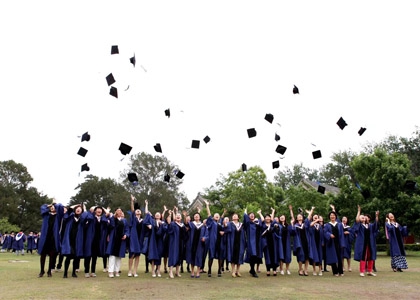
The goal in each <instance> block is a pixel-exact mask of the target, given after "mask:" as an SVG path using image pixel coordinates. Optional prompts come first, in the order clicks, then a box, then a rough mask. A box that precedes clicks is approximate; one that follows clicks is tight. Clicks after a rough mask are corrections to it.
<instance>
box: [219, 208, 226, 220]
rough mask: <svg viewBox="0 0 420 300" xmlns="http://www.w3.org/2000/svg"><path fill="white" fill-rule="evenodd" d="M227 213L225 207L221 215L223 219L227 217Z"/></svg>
mask: <svg viewBox="0 0 420 300" xmlns="http://www.w3.org/2000/svg"><path fill="white" fill-rule="evenodd" d="M226 213H227V209H226V208H224V209H223V214H222V216H221V217H220V219H222V220H223V218H224V217H225V214H226Z"/></svg>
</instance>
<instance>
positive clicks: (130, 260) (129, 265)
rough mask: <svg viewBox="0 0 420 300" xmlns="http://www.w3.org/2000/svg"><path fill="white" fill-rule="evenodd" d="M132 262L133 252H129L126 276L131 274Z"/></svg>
mask: <svg viewBox="0 0 420 300" xmlns="http://www.w3.org/2000/svg"><path fill="white" fill-rule="evenodd" d="M133 262H134V254H131V255H130V257H129V258H128V276H131V275H132V274H133V272H132V271H133Z"/></svg>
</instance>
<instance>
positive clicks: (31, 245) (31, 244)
mask: <svg viewBox="0 0 420 300" xmlns="http://www.w3.org/2000/svg"><path fill="white" fill-rule="evenodd" d="M33 250H36V243H35V236H34V233H33V232H32V231H30V232H29V234H28V236H27V238H26V253H29V252H30V253H31V254H33V252H32V251H33Z"/></svg>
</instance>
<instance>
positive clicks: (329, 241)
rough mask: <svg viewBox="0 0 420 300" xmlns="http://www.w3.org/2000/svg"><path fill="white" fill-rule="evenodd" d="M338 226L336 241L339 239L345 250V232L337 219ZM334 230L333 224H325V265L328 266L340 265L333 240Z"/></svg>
mask: <svg viewBox="0 0 420 300" xmlns="http://www.w3.org/2000/svg"><path fill="white" fill-rule="evenodd" d="M336 226H337V229H338V236H336V237H335V238H334V239H338V243H339V246H340V248H344V247H346V243H345V241H344V231H343V226H341V222H340V221H339V219H337V223H336ZM332 229H333V225H332V224H331V223H326V224H324V244H325V256H326V257H325V263H326V264H327V265H331V264H336V263H338V255H337V252H336V249H335V244H334V239H333V238H331V234H332Z"/></svg>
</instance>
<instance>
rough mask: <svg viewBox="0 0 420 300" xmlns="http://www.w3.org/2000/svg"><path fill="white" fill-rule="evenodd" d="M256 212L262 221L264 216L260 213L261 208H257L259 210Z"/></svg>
mask: <svg viewBox="0 0 420 300" xmlns="http://www.w3.org/2000/svg"><path fill="white" fill-rule="evenodd" d="M257 214H258V215H259V216H260V219H261V222H264V217H263V215H262V214H261V209H259V210H258V211H257Z"/></svg>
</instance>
